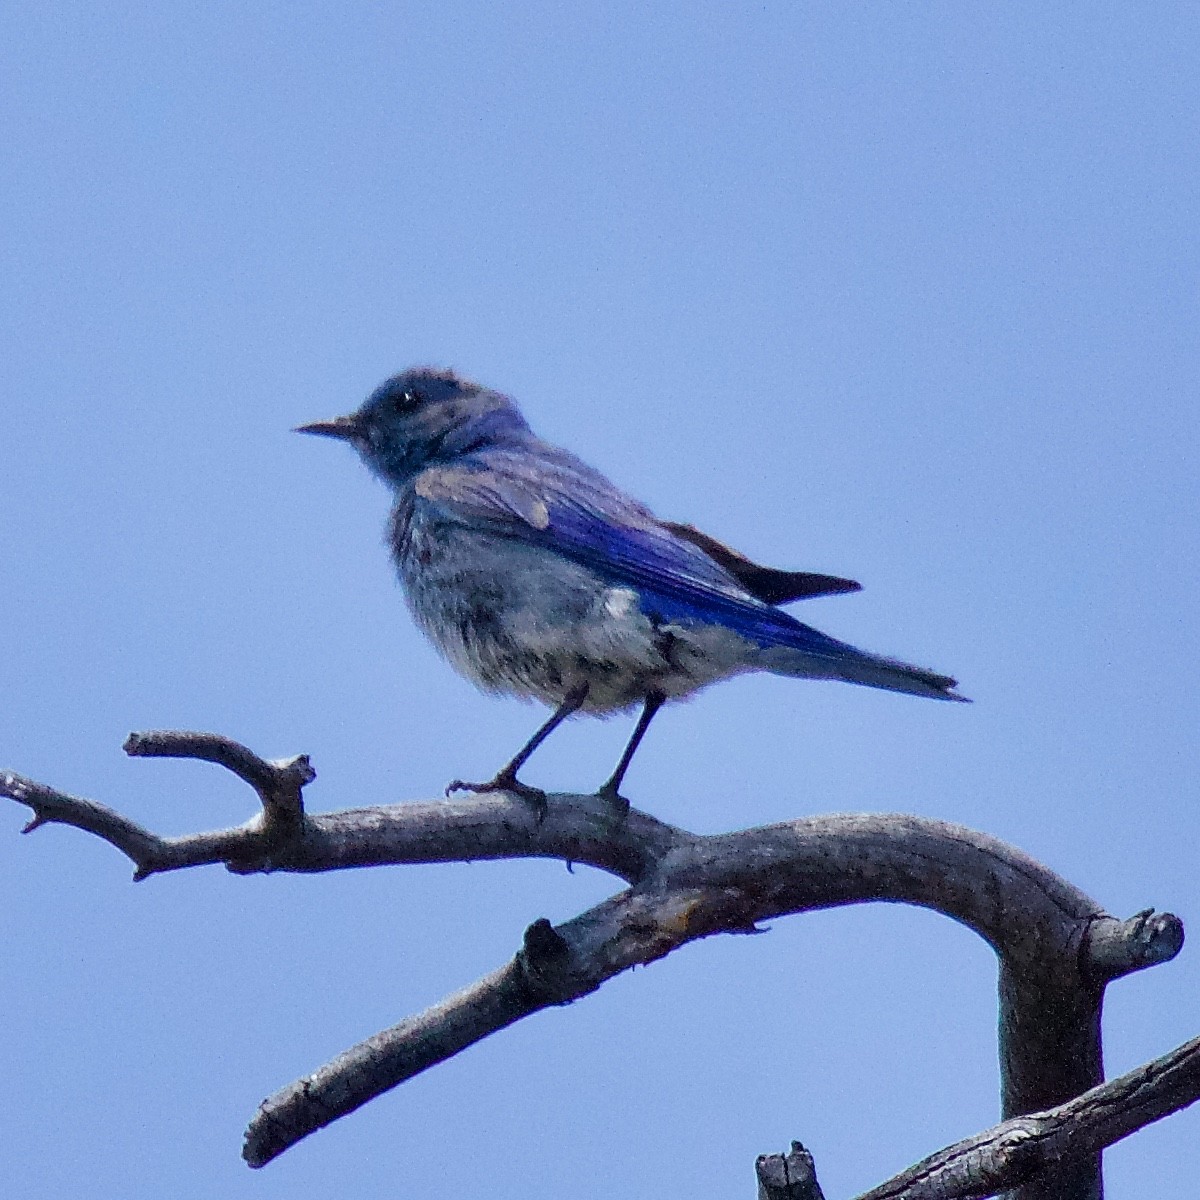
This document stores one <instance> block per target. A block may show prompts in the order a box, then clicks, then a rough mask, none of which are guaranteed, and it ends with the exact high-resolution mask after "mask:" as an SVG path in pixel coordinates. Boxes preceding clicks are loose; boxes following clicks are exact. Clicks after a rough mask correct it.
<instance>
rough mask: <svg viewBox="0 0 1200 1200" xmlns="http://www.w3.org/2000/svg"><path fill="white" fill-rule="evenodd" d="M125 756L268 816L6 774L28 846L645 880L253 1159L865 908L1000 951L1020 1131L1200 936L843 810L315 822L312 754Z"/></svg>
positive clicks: (413, 1038) (1068, 1191)
mask: <svg viewBox="0 0 1200 1200" xmlns="http://www.w3.org/2000/svg"><path fill="white" fill-rule="evenodd" d="M125 748H126V751H127V752H128V753H130V754H134V755H138V756H143V757H155V756H157V757H163V756H169V757H188V758H198V759H202V760H204V761H208V762H214V763H218V764H219V765H221V766H224V767H225V768H227V769H228V770H230V771H232V772H233V773H235V774H236V775H238V776H239V778H241V779H243V780H245V781H246V782H247V783H248V784H249V785H250V786H251V787H252V788H253V789H254V790H255V792H256V794H257V795H258V798H259V802H260V805H261V812H260V813H259V814H258V815H257V816H256V817H254V818H253V819H252V820H251V821H249V822H247V823H246V824H245V825H243V826H240V827H237V828H234V829H227V830H218V831H212V832H207V833H197V834H191V835H188V836H185V837H179V838H164V837H160V836H158V835H156V834H153V833H151V832H149V831H148V830H145V829H143V828H142V827H141V826H139V825H137V824H135V823H134V822H132V821H129V820H128V819H127V818H125V817H123V816H121V815H120V814H118V813H116V812H114V811H113V810H111V809H109V808H106V807H105V806H103V805H100V804H97V803H96V802H94V801H90V800H83V799H79V798H77V797H73V796H67V795H65V794H63V793H61V792H57V791H54V790H53V789H51V788H47V787H45V786H43V785H41V784H37V783H34V782H32V781H31V780H28V779H24V778H22V777H21V776H18V775H14V774H3V775H0V795H5V796H9V797H11V798H12V799H14V800H16V801H18V802H20V803H22V804H25V805H27V806H28V807H29V808H30V809H32V811H33V814H34V815H33V820H32V821H31V822H30V824H29V826H27V829H29V830H32V829H35V828H37V827H39V826H41V825H44V824H48V823H58V824H66V825H73V826H75V827H77V828H79V829H83V830H85V831H86V832H89V833H92V834H94V835H95V836H98V837H101V838H103V839H105V840H106V841H108V842H110V843H111V844H112V845H114V846H116V847H117V849H119V850H121V851H122V852H123V853H124V854H126V855H127V856H128V857H129V858H130V859H132V860H133V862H134V864H135V866H136V874H135V878H138V879H144V878H146V877H147V876H148V875H151V874H155V873H157V872H162V871H171V870H178V869H181V868H183V867H190V866H200V865H204V864H208V863H218V862H219V863H224V864H225V866H226V867H228V868H229V869H230V870H232V871H236V872H241V873H245V872H252V871H275V870H286V871H303V872H311V871H329V870H341V869H346V868H352V867H362V866H371V865H380V864H385V863H418V862H448V861H471V860H476V859H500V858H524V857H550V858H559V859H563V860H565V861H567V862H583V863H588V864H590V865H592V866H595V867H597V868H599V869H601V870H605V871H608V872H610V873H612V874H614V875H616V876H618V877H619V878H621V879H623V880H624V881H625V882H626V883H627V884H629V885H630V886H629V887H628V888H627V889H626V890H625V891H622V892H620V893H619V894H617V895H616V896H613V897H611V898H610V899H609V900H606V901H604V902H603V903H602V904H599V905H597V906H596V907H594V908H592V909H590V910H589V911H588V912H585V913H583V914H582V915H580V916H578V917H576V918H575V919H574V920H572V921H568V922H565V923H564V924H562V925H560V926H558V927H551V926H550V925H549V923H547V922H536V923H535V924H534V925H533V926H531V927H530V929H529V930H528V931H527V932H526V937H525V943H524V946H523V947H522V949H521V951H520V952H519V953H518V954H517V956H516V958H514V959H513V961H512V962H510V963H509V964H508V966H506V967H503V968H501V969H500V970H499V971H497V972H495V973H493V974H492V975H490V976H488V977H487V978H486V979H483V980H481V981H479V982H478V983H476V984H474V985H472V986H471V987H470V988H467V989H466V990H465V991H463V992H460V993H458V994H457V995H455V996H452V997H450V998H449V999H447V1000H446V1001H444V1002H443V1003H441V1004H439V1005H436V1006H434V1007H433V1008H431V1009H429V1010H427V1011H426V1012H425V1013H422V1014H420V1015H419V1016H417V1017H413V1018H410V1019H409V1020H407V1021H403V1022H401V1023H400V1024H399V1025H396V1026H394V1027H393V1028H392V1029H389V1030H386V1031H384V1032H383V1033H380V1034H378V1035H376V1036H375V1037H373V1038H370V1039H368V1040H367V1041H366V1042H363V1043H362V1044H361V1045H359V1046H356V1047H354V1048H353V1049H351V1050H349V1051H347V1052H346V1053H344V1054H342V1055H340V1056H339V1057H338V1058H336V1059H334V1060H333V1061H332V1062H331V1063H329V1064H327V1065H326V1066H325V1067H322V1068H321V1069H320V1070H319V1071H317V1072H315V1073H314V1074H313V1075H310V1076H308V1077H306V1078H305V1079H302V1080H300V1081H298V1082H297V1083H295V1084H293V1085H291V1086H290V1087H289V1088H286V1089H284V1090H283V1091H282V1092H280V1093H278V1094H277V1095H276V1096H273V1097H271V1098H270V1099H269V1100H267V1101H265V1102H264V1104H263V1105H262V1107H261V1108H260V1110H259V1112H258V1114H257V1115H256V1117H255V1118H254V1120H253V1121H252V1123H251V1125H250V1128H249V1130H248V1132H247V1140H246V1148H245V1151H244V1153H245V1157H246V1159H247V1161H248V1162H250V1163H251V1164H252V1165H255V1166H260V1165H262V1164H264V1163H265V1162H267V1161H269V1160H270V1159H271V1158H273V1157H275V1156H276V1155H278V1154H279V1153H281V1152H282V1151H283V1150H284V1149H286V1148H287V1147H288V1146H290V1145H292V1144H294V1143H295V1142H296V1141H297V1140H298V1139H299V1138H301V1137H304V1136H306V1135H307V1134H308V1133H310V1132H312V1131H313V1130H315V1129H318V1128H320V1127H321V1126H323V1125H326V1124H328V1123H329V1122H330V1121H332V1120H334V1119H336V1118H337V1117H338V1116H341V1115H343V1114H345V1113H347V1112H350V1111H352V1110H353V1109H354V1108H356V1107H358V1106H359V1105H361V1104H363V1103H365V1102H366V1101H368V1100H369V1099H371V1098H372V1097H374V1096H376V1095H378V1094H379V1093H380V1092H382V1091H385V1090H387V1089H388V1088H390V1087H394V1086H395V1085H396V1084H397V1083H400V1082H402V1081H404V1080H406V1079H409V1078H411V1077H412V1076H413V1075H415V1074H417V1073H418V1072H420V1071H423V1070H425V1069H426V1068H427V1067H429V1066H432V1065H434V1064H435V1063H437V1062H441V1061H443V1060H444V1059H446V1058H448V1057H450V1056H451V1055H453V1054H456V1053H458V1052H459V1051H460V1050H462V1049H463V1048H465V1047H466V1046H468V1045H471V1044H472V1043H474V1042H476V1041H478V1040H480V1039H481V1038H483V1037H486V1036H487V1035H488V1034H489V1033H492V1032H495V1031H496V1030H498V1029H501V1028H503V1027H504V1026H506V1025H509V1024H512V1023H513V1022H514V1021H517V1020H520V1019H521V1018H522V1017H524V1016H527V1015H529V1014H530V1013H533V1012H536V1011H538V1010H539V1009H541V1008H544V1007H546V1006H547V1005H551V1004H565V1003H569V1002H570V1001H571V1000H574V999H577V998H579V997H580V996H583V995H586V994H587V993H588V992H590V991H593V990H595V989H596V988H597V987H599V986H600V984H601V983H603V982H604V981H605V980H606V979H609V978H611V977H612V976H614V975H616V974H618V973H620V972H621V971H624V970H626V969H628V968H629V967H631V966H634V965H636V964H639V963H648V962H652V961H654V960H655V959H657V958H661V957H662V956H663V955H665V954H668V953H669V952H670V951H671V950H673V949H675V948H676V947H678V946H681V945H684V944H685V943H687V942H689V941H693V940H695V939H697V938H701V937H707V936H708V935H710V934H713V933H746V932H751V931H753V930H755V929H756V927H757V925H758V923H759V922H762V921H765V920H769V919H771V918H774V917H779V916H783V915H785V914H788V913H800V912H808V911H812V910H814V909H821V908H830V907H834V906H838V905H844V904H855V903H861V902H863V901H867V900H887V901H899V902H903V903H908V904H916V905H921V906H923V907H926V908H930V909H933V910H935V911H938V912H941V913H944V914H946V915H947V916H950V917H952V918H954V919H955V920H957V921H960V922H962V923H963V924H965V925H967V926H968V927H970V928H971V929H973V930H975V931H976V932H977V933H978V934H979V935H980V936H981V937H983V938H985V939H986V940H987V941H988V943H989V944H990V945H991V946H992V947H993V948H994V949H995V951H996V953H997V955H998V957H999V960H1000V999H1001V1021H1000V1053H1001V1077H1002V1084H1003V1099H1004V1115H1005V1116H1014V1115H1017V1114H1019V1113H1023V1112H1025V1113H1027V1112H1033V1111H1040V1110H1042V1109H1048V1108H1052V1107H1054V1106H1055V1105H1057V1104H1059V1103H1062V1102H1063V1101H1066V1100H1069V1099H1070V1098H1072V1097H1074V1096H1077V1095H1079V1094H1080V1093H1081V1092H1084V1091H1086V1090H1087V1089H1088V1088H1090V1087H1093V1086H1094V1085H1096V1084H1098V1083H1099V1082H1100V1080H1101V1079H1102V1077H1103V1076H1102V1070H1101V1055H1100V1004H1101V999H1102V996H1103V989H1104V986H1105V984H1106V983H1107V982H1109V981H1110V980H1112V979H1115V978H1117V977H1119V976H1120V975H1123V974H1127V973H1129V972H1130V971H1135V970H1140V969H1142V968H1144V967H1147V966H1152V965H1154V964H1155V963H1160V962H1165V961H1167V960H1168V959H1170V958H1172V957H1174V955H1175V954H1177V953H1178V952H1179V949H1180V947H1181V945H1182V940H1183V927H1182V924H1181V923H1180V922H1179V920H1178V918H1176V917H1174V916H1172V915H1170V914H1161V915H1157V916H1156V915H1154V914H1153V912H1152V911H1149V910H1148V911H1146V912H1143V913H1139V914H1138V915H1137V916H1136V917H1133V918H1131V919H1130V920H1128V921H1121V920H1118V919H1117V918H1115V917H1112V916H1109V915H1108V914H1107V913H1105V912H1104V911H1103V910H1102V909H1101V908H1100V907H1099V906H1098V905H1097V904H1096V903H1095V902H1094V901H1093V900H1091V899H1090V898H1089V897H1087V896H1086V895H1084V894H1083V893H1082V892H1080V891H1079V890H1078V889H1076V888H1074V887H1072V886H1071V885H1070V884H1068V883H1067V882H1066V881H1064V880H1063V879H1061V878H1060V877H1058V876H1057V875H1055V874H1054V873H1053V872H1051V871H1049V870H1048V869H1047V868H1045V867H1044V866H1042V865H1041V864H1040V863H1038V862H1036V861H1034V860H1033V859H1031V858H1030V857H1029V856H1028V855H1025V854H1023V853H1021V851H1019V850H1016V849H1014V848H1013V847H1011V846H1008V845H1005V844H1004V843H1002V842H1000V841H997V840H996V839H995V838H991V837H988V836H987V835H985V834H981V833H976V832H973V831H971V830H968V829H964V828H962V827H960V826H955V825H948V824H945V823H943V822H939V821H931V820H924V819H921V818H918V817H908V816H896V815H853V814H851V815H845V814H843V815H833V816H822V817H811V818H807V819H804V820H800V821H792V822H787V823H785V824H780V825H771V826H766V827H763V828H759V829H748V830H742V831H739V832H736V833H728V834H721V835H717V836H711V837H701V836H698V835H696V834H692V833H689V832H687V831H686V830H682V829H678V828H676V827H674V826H671V825H668V824H666V823H664V822H662V821H658V820H656V819H655V818H654V817H651V816H649V815H648V814H646V813H642V812H638V811H636V810H634V811H631V812H630V813H629V815H628V819H626V820H621V819H619V818H616V817H615V816H614V813H613V810H612V806H611V805H610V804H608V803H607V802H606V801H604V800H601V799H599V798H597V797H595V796H578V795H555V796H551V797H550V798H549V804H548V808H547V813H546V816H545V819H544V820H542V821H540V822H539V820H538V819H537V816H536V815H535V814H534V813H533V812H532V811H531V809H530V806H529V805H528V804H527V803H525V802H524V801H523V800H522V799H520V798H519V797H516V796H508V795H505V794H494V795H484V796H473V797H462V798H457V797H456V798H455V799H452V800H446V801H442V800H439V801H435V802H422V803H411V804H397V805H385V806H375V807H369V808H360V809H350V810H346V811H342V812H334V813H327V814H322V815H318V816H310V815H308V814H306V813H305V811H304V805H303V800H302V792H303V788H304V786H305V785H306V784H307V783H308V782H310V781H311V780H312V779H313V778H314V774H315V773H314V772H313V770H312V768H311V766H310V765H309V762H308V759H307V757H305V756H300V757H298V758H293V759H287V760H283V761H280V762H268V761H266V760H264V759H261V758H259V757H258V756H257V755H256V754H254V753H253V752H252V751H250V750H248V749H247V748H246V747H244V746H241V745H239V744H238V743H236V742H233V741H230V740H229V739H227V738H223V737H219V736H217V735H213V734H196V733H167V732H159V733H151V734H134V735H131V736H130V738H129V740H128V741H127V742H126V745H125ZM1047 1189H1049V1190H1047ZM1019 1195H1020V1200H1040V1198H1042V1197H1050V1196H1053V1197H1054V1198H1055V1200H1093V1198H1094V1197H1097V1196H1098V1195H1099V1160H1098V1159H1096V1160H1095V1161H1094V1162H1093V1163H1092V1164H1091V1165H1090V1166H1084V1167H1079V1166H1078V1165H1076V1166H1074V1167H1073V1168H1072V1170H1071V1172H1070V1173H1069V1175H1068V1174H1064V1173H1063V1172H1053V1171H1047V1172H1043V1173H1042V1174H1041V1175H1040V1176H1038V1179H1037V1181H1035V1182H1034V1183H1031V1184H1030V1185H1029V1186H1028V1188H1026V1189H1023V1190H1022V1191H1021V1192H1020V1194H1019Z"/></svg>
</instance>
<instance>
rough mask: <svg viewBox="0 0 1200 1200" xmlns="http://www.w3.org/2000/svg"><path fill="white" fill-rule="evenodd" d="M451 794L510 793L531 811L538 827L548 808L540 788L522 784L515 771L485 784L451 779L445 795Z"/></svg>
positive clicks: (504, 772)
mask: <svg viewBox="0 0 1200 1200" xmlns="http://www.w3.org/2000/svg"><path fill="white" fill-rule="evenodd" d="M451 792H511V793H512V794H513V795H514V796H519V797H520V798H521V799H522V800H524V801H525V803H526V804H528V805H529V806H530V807H531V808H532V809H533V812H534V815H535V816H536V817H537V823H538V824H539V825H540V824H541V823H542V822H543V821H544V820H545V819H546V812H547V809H548V808H549V805H548V804H547V802H546V793H545V792H543V791H542V789H541V788H535V787H530V786H529V784H527V783H522V782H521V781H520V780H519V779H518V778H517V773H516V772H515V771H501V772H500V774H499V775H497V776H496V778H495V779H490V780H489V781H488V782H487V783H466V782H464V781H463V780H461V779H452V780H451V781H450V782H449V783H448V784H446V795H447V796H449V795H450V794H451Z"/></svg>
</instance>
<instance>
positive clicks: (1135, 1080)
mask: <svg viewBox="0 0 1200 1200" xmlns="http://www.w3.org/2000/svg"><path fill="white" fill-rule="evenodd" d="M1197 1100H1200V1038H1194V1039H1193V1040H1192V1041H1190V1042H1185V1043H1184V1044H1183V1045H1182V1046H1179V1047H1178V1048H1177V1049H1175V1050H1172V1051H1171V1052H1170V1053H1169V1054H1164V1055H1163V1056H1162V1057H1161V1058H1157V1059H1155V1060H1154V1061H1153V1062H1150V1063H1146V1064H1145V1065H1144V1066H1140V1067H1137V1068H1136V1069H1135V1070H1133V1071H1130V1072H1128V1073H1127V1074H1125V1075H1122V1076H1121V1077H1120V1078H1118V1079H1113V1080H1111V1081H1110V1082H1108V1083H1104V1084H1101V1085H1100V1086H1099V1087H1095V1088H1092V1089H1091V1090H1090V1091H1088V1092H1085V1093H1084V1094H1083V1095H1082V1096H1077V1097H1076V1098H1075V1099H1073V1100H1070V1101H1068V1102H1067V1103H1066V1104H1060V1105H1059V1106H1058V1107H1057V1108H1053V1109H1050V1110H1049V1111H1047V1112H1040V1113H1031V1114H1029V1115H1028V1116H1023V1117H1015V1118H1013V1119H1012V1120H1010V1121H1005V1122H1004V1123H1003V1124H1000V1125H997V1126H995V1127H994V1128H992V1129H989V1130H987V1131H986V1132H984V1133H980V1134H976V1135H975V1136H974V1137H970V1138H967V1139H965V1140H964V1141H961V1142H958V1143H957V1144H956V1145H953V1146H950V1147H948V1148H947V1149H945V1150H940V1151H939V1152H938V1153H937V1154H934V1155H931V1156H930V1157H929V1158H927V1159H925V1160H924V1161H923V1162H920V1163H918V1164H917V1165H916V1166H914V1167H910V1168H909V1169H908V1170H907V1171H903V1172H901V1174H899V1175H897V1176H896V1177H895V1178H894V1179H890V1180H888V1182H887V1183H884V1184H881V1185H880V1186H879V1187H877V1188H872V1189H871V1190H870V1191H869V1192H866V1193H864V1194H863V1195H862V1196H860V1197H858V1200H984V1197H987V1196H994V1195H996V1194H997V1193H998V1192H1003V1191H1005V1190H1006V1189H1010V1188H1015V1187H1018V1186H1019V1185H1021V1184H1023V1183H1026V1182H1028V1181H1031V1180H1034V1179H1036V1178H1038V1177H1039V1176H1041V1175H1043V1173H1044V1172H1046V1171H1047V1169H1048V1168H1053V1169H1054V1170H1055V1171H1056V1172H1058V1171H1061V1169H1062V1168H1063V1166H1064V1165H1070V1164H1071V1163H1078V1162H1079V1161H1080V1160H1083V1159H1088V1158H1091V1157H1094V1156H1096V1155H1098V1154H1099V1153H1100V1151H1101V1150H1103V1149H1104V1148H1105V1147H1107V1146H1111V1145H1113V1143H1114V1142H1118V1141H1120V1140H1121V1139H1122V1138H1125V1137H1128V1136H1129V1135H1130V1134H1131V1133H1135V1132H1136V1131H1137V1130H1139V1129H1142V1128H1144V1127H1145V1126H1146V1125H1149V1124H1151V1123H1152V1122H1154V1121H1158V1120H1161V1118H1163V1117H1166V1116H1169V1115H1170V1114H1171V1113H1174V1112H1178V1111H1179V1110H1180V1109H1182V1108H1186V1107H1187V1106H1188V1105H1189V1104H1194V1103H1195V1102H1196V1101H1197Z"/></svg>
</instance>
